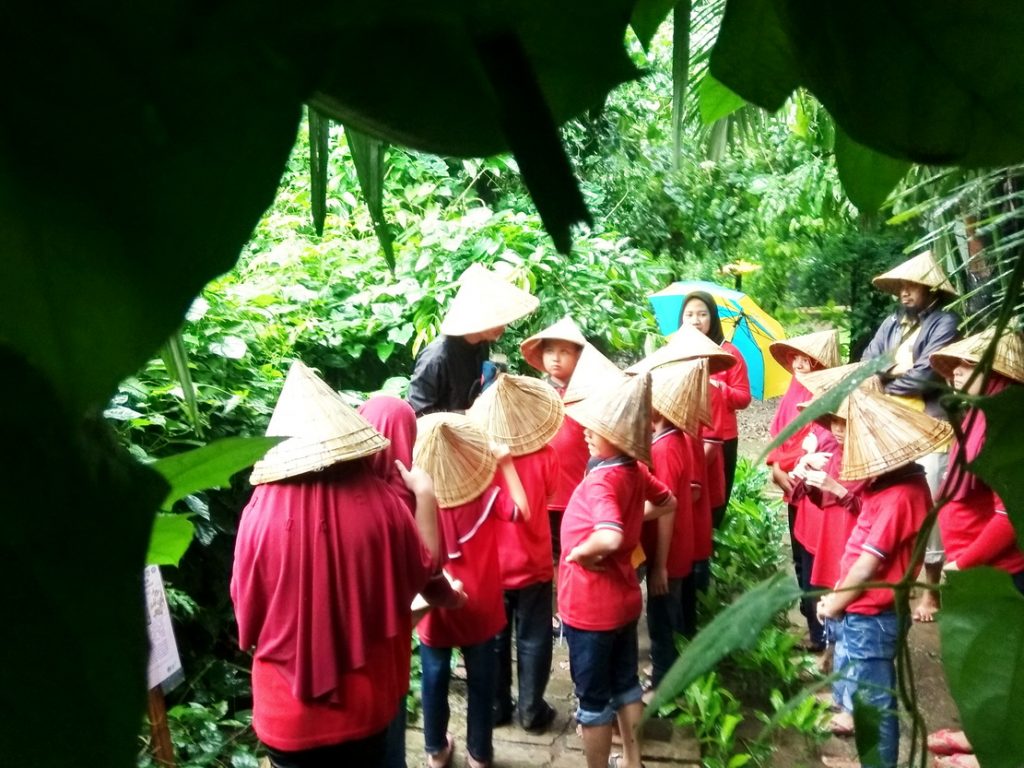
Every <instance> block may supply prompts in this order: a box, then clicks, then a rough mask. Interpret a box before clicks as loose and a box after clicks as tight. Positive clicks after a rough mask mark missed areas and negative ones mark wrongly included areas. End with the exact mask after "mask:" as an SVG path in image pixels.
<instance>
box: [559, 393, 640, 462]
mask: <svg viewBox="0 0 1024 768" xmlns="http://www.w3.org/2000/svg"><path fill="white" fill-rule="evenodd" d="M566 413H567V414H568V415H569V416H572V418H573V419H575V420H576V421H577V422H579V423H580V424H582V425H583V426H584V427H586V428H587V429H590V430H593V431H594V432H597V433H598V434H599V435H601V437H603V438H605V439H606V440H608V441H610V442H611V443H612V444H614V445H615V446H616V447H617V448H618V449H619V450H621V451H622V452H623V453H625V454H627V455H628V456H632V457H633V458H634V459H639V460H640V461H642V462H644V463H645V464H650V463H651V376H650V374H648V373H642V374H640V375H639V376H621V377H620V378H619V380H618V381H615V382H612V383H611V385H610V386H607V385H606V387H605V388H603V389H601V390H600V391H599V392H595V393H594V394H592V395H590V396H589V397H588V398H587V399H586V400H584V401H583V402H580V403H575V404H573V405H570V406H569V407H567V408H566Z"/></svg>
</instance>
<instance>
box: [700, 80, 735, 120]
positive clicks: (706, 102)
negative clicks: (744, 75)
mask: <svg viewBox="0 0 1024 768" xmlns="http://www.w3.org/2000/svg"><path fill="white" fill-rule="evenodd" d="M698 97H699V99H700V119H701V120H702V121H703V122H704V124H705V125H711V123H714V122H717V121H718V120H721V119H722V118H723V117H726V116H728V115H731V114H732V113H733V112H735V111H736V110H737V109H739V108H740V107H742V106H743V105H744V104H746V103H747V102H746V101H744V100H743V97H742V96H740V95H738V94H736V93H733V92H732V91H731V90H729V87H728V86H726V85H725V84H723V83H721V82H719V81H718V80H717V79H716V78H715V76H714V75H712V74H711V73H710V72H708V73H707V74H705V75H704V79H702V80H701V81H700V86H699V89H698Z"/></svg>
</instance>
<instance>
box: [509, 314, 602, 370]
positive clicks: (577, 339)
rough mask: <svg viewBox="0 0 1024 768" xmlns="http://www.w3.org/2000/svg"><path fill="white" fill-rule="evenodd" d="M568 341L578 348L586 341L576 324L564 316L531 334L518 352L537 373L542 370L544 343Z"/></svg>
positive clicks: (567, 316)
mask: <svg viewBox="0 0 1024 768" xmlns="http://www.w3.org/2000/svg"><path fill="white" fill-rule="evenodd" d="M554 340H557V341H568V342H569V343H570V344H575V345H577V346H578V347H583V346H585V345H586V343H587V340H586V338H584V336H583V331H581V330H580V328H579V326H578V325H576V322H575V321H574V320H573V319H572V318H571V317H570V316H569V315H566V316H565V317H563V318H562V319H561V320H559V321H558V322H557V323H555V324H554V325H549V326H548V327H547V328H545V329H544V330H543V331H540V332H538V333H535V334H533V336H531V337H530V338H528V339H527V340H526V341H524V342H523V343H522V344H520V345H519V351H520V352H522V353H523V360H525V361H526V362H528V363H529V364H530V365H532V366H533V367H534V368H536V369H537V370H538V371H543V370H544V342H545V341H554Z"/></svg>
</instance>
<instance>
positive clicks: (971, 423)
mask: <svg viewBox="0 0 1024 768" xmlns="http://www.w3.org/2000/svg"><path fill="white" fill-rule="evenodd" d="M1009 386H1010V380H1009V379H1007V378H1006V377H1005V376H1002V375H1000V374H998V373H996V372H994V371H993V372H992V373H991V374H990V375H989V379H988V384H987V385H986V386H985V395H986V396H988V397H991V396H993V395H998V394H999V393H1000V392H1002V391H1003V390H1004V389H1006V388H1007V387H1009ZM962 424H963V429H964V436H963V440H962V441H961V440H954V441H953V449H952V450H951V451H950V454H949V471H948V472H947V473H946V480H945V482H944V483H943V484H942V490H941V494H942V495H943V496H945V497H947V498H948V500H949V501H958V500H960V499H963V498H965V497H967V496H969V495H970V494H971V492H972V491H973V490H974V489H975V487H976V486H977V485H978V483H980V482H981V480H979V479H978V477H977V475H975V474H974V473H973V472H971V471H970V470H968V469H967V467H966V465H967V464H968V463H970V462H972V461H974V460H975V459H976V458H978V454H979V453H981V449H982V448H983V447H984V445H985V412H984V411H983V410H981V409H980V408H968V409H967V410H966V411H965V412H964V418H963V422H962Z"/></svg>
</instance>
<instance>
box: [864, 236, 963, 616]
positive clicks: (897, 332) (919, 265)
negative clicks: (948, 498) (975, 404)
mask: <svg viewBox="0 0 1024 768" xmlns="http://www.w3.org/2000/svg"><path fill="white" fill-rule="evenodd" d="M871 282H872V283H873V284H874V285H875V287H876V288H878V289H879V290H881V291H884V292H886V293H891V294H894V295H895V296H897V297H899V300H900V308H899V309H898V310H897V311H896V312H894V313H893V314H892V315H890V316H889V317H887V318H886V319H885V320H884V321H883V322H882V325H881V326H880V327H879V329H878V331H877V332H876V333H875V336H874V338H872V340H871V342H870V343H869V344H868V346H867V348H866V349H865V350H864V354H863V355H862V356H861V360H873V359H874V358H876V357H880V356H882V355H884V354H887V353H890V352H892V353H894V354H895V356H896V362H895V364H894V365H893V367H892V368H890V369H889V370H888V371H886V372H885V373H883V374H880V378H881V380H882V385H883V391H884V392H885V393H886V394H887V395H892V396H896V397H902V398H905V399H906V402H907V405H910V406H911V407H914V408H919V409H921V408H923V410H924V411H925V413H927V414H929V415H930V416H934V417H935V418H937V419H944V418H945V414H944V412H943V410H942V406H941V405H940V404H939V395H940V393H941V389H942V386H941V385H942V380H941V378H940V377H939V376H938V375H937V374H936V373H935V371H933V370H932V366H931V361H930V359H929V358H930V356H931V354H932V352H936V351H938V350H939V349H941V348H942V347H944V346H946V345H947V344H950V343H952V342H953V341H955V340H956V339H957V337H958V334H957V325H958V324H959V323H960V318H959V317H957V316H956V315H955V314H954V313H952V312H949V311H947V310H946V309H944V308H943V306H944V305H945V303H946V302H947V301H949V300H950V299H952V298H954V297H955V296H956V295H957V291H956V288H954V287H953V284H952V283H950V281H949V278H947V277H946V274H945V273H944V272H943V271H942V267H941V266H939V263H938V261H937V260H936V259H935V256H934V255H933V254H932V252H931V251H924V252H923V253H919V254H918V255H917V256H914V257H913V258H911V259H908V260H907V261H905V262H903V263H902V264H899V265H898V266H896V267H894V268H893V269H890V270H889V271H888V272H886V273H884V274H881V275H879V276H878V277H876V278H874V280H872V281H871ZM947 458H948V447H947V446H939V448H938V450H936V451H935V452H934V453H933V455H931V456H929V457H927V458H924V459H923V460H922V462H921V464H922V465H923V466H924V468H925V475H926V476H927V478H928V486H929V488H931V491H932V496H933V498H934V497H935V495H936V494H937V493H938V490H939V484H940V483H941V482H942V477H943V475H945V473H946V463H947ZM944 559H945V553H944V551H943V548H942V539H941V537H940V535H939V529H938V527H937V526H935V527H934V528H933V529H932V532H931V535H930V537H929V539H928V548H927V550H926V552H925V560H924V565H925V577H926V580H927V581H928V583H929V584H934V585H938V583H939V579H940V578H941V576H942V563H943V560H944ZM938 608H939V594H938V592H937V591H933V590H928V589H926V590H925V591H924V594H923V595H922V596H921V600H920V601H919V602H918V604H917V606H916V607H915V608H914V620H915V621H932V620H933V619H934V616H935V611H937V610H938Z"/></svg>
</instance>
